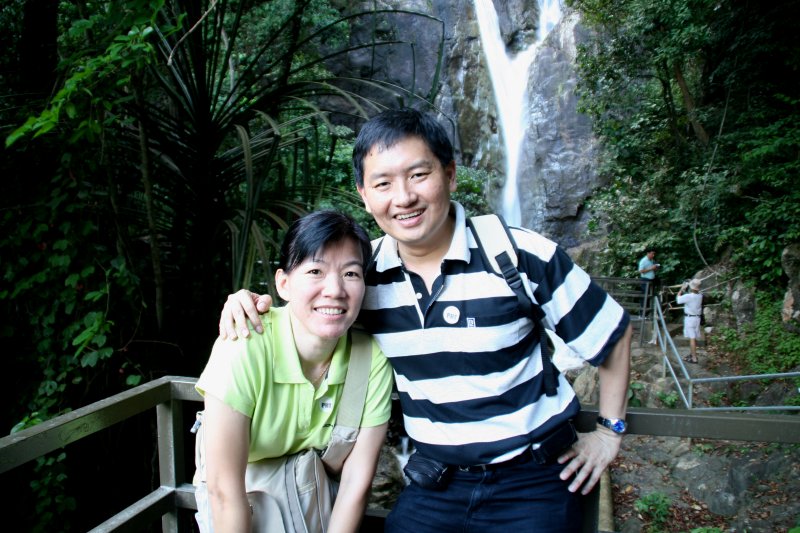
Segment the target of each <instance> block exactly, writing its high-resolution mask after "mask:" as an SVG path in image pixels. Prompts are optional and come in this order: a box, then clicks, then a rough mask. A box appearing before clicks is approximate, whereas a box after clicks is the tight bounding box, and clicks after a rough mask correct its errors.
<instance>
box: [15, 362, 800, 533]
mask: <svg viewBox="0 0 800 533" xmlns="http://www.w3.org/2000/svg"><path fill="white" fill-rule="evenodd" d="M196 381H197V380H196V379H195V378H187V377H177V376H165V377H162V378H160V379H157V380H155V381H151V382H149V383H146V384H143V385H139V386H138V387H134V388H133V389H131V390H128V391H125V392H121V393H119V394H116V395H114V396H111V397H109V398H106V399H104V400H101V401H98V402H95V403H93V404H91V405H88V406H86V407H82V408H80V409H77V410H75V411H73V412H71V413H67V414H64V415H61V416H58V417H56V418H53V419H51V420H48V421H46V422H43V423H41V424H39V425H37V426H35V427H32V428H28V429H25V430H23V431H20V432H18V433H14V434H12V435H9V436H7V437H3V438H1V439H0V473H2V472H6V471H8V470H10V469H13V468H15V467H17V466H20V465H22V464H24V463H26V462H28V461H31V460H33V459H35V458H37V457H39V456H41V455H45V454H47V453H50V452H52V451H54V450H57V449H59V448H62V447H64V446H66V445H68V444H70V443H72V442H75V441H77V440H79V439H82V438H84V437H86V436H88V435H91V434H93V433H95V432H97V431H100V430H103V429H106V428H108V427H110V426H112V425H114V424H116V423H118V422H121V421H123V420H125V419H127V418H130V417H132V416H134V415H137V414H139V413H142V412H144V411H146V410H148V409H152V408H154V407H155V408H156V412H157V418H158V420H157V424H158V450H159V477H160V483H161V486H160V487H159V488H158V489H156V490H155V491H153V492H151V493H150V494H148V495H145V496H144V497H143V498H142V499H140V500H139V501H138V502H136V503H135V504H133V505H131V506H129V507H128V508H127V509H125V510H123V511H122V512H120V513H117V514H116V515H114V516H113V517H111V518H110V519H109V520H107V521H106V522H103V523H102V524H100V525H99V526H98V527H97V528H95V529H94V530H93V531H98V532H99V531H103V532H105V531H140V530H143V529H148V528H149V527H151V526H152V522H153V520H157V519H158V517H159V516H161V517H162V518H161V521H162V529H163V530H164V531H170V532H172V531H177V530H178V522H177V511H178V510H179V509H195V502H194V487H193V486H192V485H191V484H190V481H189V479H188V477H187V475H186V472H185V471H184V467H183V464H184V459H185V457H184V437H185V436H186V433H187V432H188V425H186V424H184V423H183V419H182V414H181V413H182V409H180V406H181V402H184V401H195V402H199V401H201V400H202V398H201V397H200V395H199V394H198V393H197V392H196V391H195V390H194V384H195V382H196ZM596 417H597V408H596V407H593V406H587V407H585V408H584V409H583V410H582V411H581V413H580V415H579V417H578V419H577V421H576V423H577V426H578V429H579V430H581V431H590V430H591V429H593V428H594V427H595V418H596ZM628 422H629V433H631V434H638V435H657V436H671V437H695V438H707V439H722V440H742V441H761V442H780V443H800V416H793V415H768V414H749V413H741V412H736V413H720V412H707V411H703V412H698V411H692V410H674V409H669V410H664V409H631V410H630V411H629V414H628Z"/></svg>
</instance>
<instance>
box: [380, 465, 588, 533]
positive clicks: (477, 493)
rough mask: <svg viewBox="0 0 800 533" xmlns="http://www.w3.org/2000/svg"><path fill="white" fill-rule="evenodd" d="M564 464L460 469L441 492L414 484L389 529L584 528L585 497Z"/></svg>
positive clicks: (564, 531) (518, 532)
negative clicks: (564, 474)
mask: <svg viewBox="0 0 800 533" xmlns="http://www.w3.org/2000/svg"><path fill="white" fill-rule="evenodd" d="M563 468H564V467H563V465H559V464H551V465H544V466H542V465H538V464H536V463H535V462H533V461H530V462H528V463H524V464H521V465H515V466H508V467H504V468H500V469H498V470H495V471H488V472H474V473H473V472H462V471H459V470H455V472H454V473H453V476H452V477H451V479H450V483H449V484H448V486H447V488H445V489H444V490H441V491H435V490H427V489H423V488H421V487H420V486H419V485H417V484H416V483H411V484H409V485H408V486H407V487H406V488H405V490H403V492H402V493H401V494H400V497H399V498H398V500H397V503H396V504H395V506H394V508H393V509H392V512H391V513H389V516H388V517H387V518H386V527H385V530H384V531H386V532H389V533H401V532H402V533H407V532H412V533H423V532H431V533H433V532H435V533H441V532H464V533H466V532H481V533H485V532H492V531H497V532H503V533H508V532H512V533H523V532H525V533H527V532H536V533H544V532H548V533H556V532H558V533H572V532H579V531H580V529H581V521H582V516H581V501H580V497H579V496H578V495H576V494H573V493H571V492H569V491H568V490H567V486H568V485H569V483H568V482H566V481H561V480H560V479H559V477H558V474H559V473H560V472H561V470H562V469H563Z"/></svg>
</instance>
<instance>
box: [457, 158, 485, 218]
mask: <svg viewBox="0 0 800 533" xmlns="http://www.w3.org/2000/svg"><path fill="white" fill-rule="evenodd" d="M492 179H493V176H492V175H491V174H489V172H487V171H485V170H480V169H474V168H469V167H456V183H457V184H458V188H457V189H456V192H454V193H453V195H452V199H453V200H455V201H456V202H458V203H460V204H461V205H462V206H464V210H465V211H466V213H467V216H475V215H483V214H486V213H489V212H490V211H491V209H490V208H489V203H488V201H487V200H486V190H487V188H488V186H489V183H490V181H491V180H492Z"/></svg>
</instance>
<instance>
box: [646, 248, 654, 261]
mask: <svg viewBox="0 0 800 533" xmlns="http://www.w3.org/2000/svg"><path fill="white" fill-rule="evenodd" d="M647 258H648V259H649V260H650V261H652V260H653V259H655V258H656V253H655V252H654V251H652V250H651V251H649V252H647Z"/></svg>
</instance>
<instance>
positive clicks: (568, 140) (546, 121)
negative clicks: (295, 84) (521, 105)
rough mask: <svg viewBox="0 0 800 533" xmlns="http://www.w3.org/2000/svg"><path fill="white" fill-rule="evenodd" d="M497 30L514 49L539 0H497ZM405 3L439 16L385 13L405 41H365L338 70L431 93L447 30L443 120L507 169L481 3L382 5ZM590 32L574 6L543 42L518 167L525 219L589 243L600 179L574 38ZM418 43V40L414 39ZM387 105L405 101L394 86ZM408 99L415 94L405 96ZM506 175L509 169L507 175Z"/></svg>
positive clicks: (360, 29) (469, 157)
mask: <svg viewBox="0 0 800 533" xmlns="http://www.w3.org/2000/svg"><path fill="white" fill-rule="evenodd" d="M494 4H495V8H496V10H497V12H498V19H499V22H500V29H501V33H502V35H503V38H504V40H505V42H506V46H507V48H508V50H510V51H511V52H512V53H514V52H516V51H519V50H521V49H523V48H525V47H527V46H528V45H530V44H531V43H532V42H534V41H535V38H536V25H537V21H538V5H537V2H536V0H495V2H494ZM372 5H373V3H372V2H364V3H359V4H350V5H348V6H347V7H346V8H345V7H343V9H347V10H348V11H350V12H353V11H354V10H357V9H359V8H360V9H364V10H369V9H371V8H372ZM381 8H390V9H404V10H411V11H417V12H421V13H426V14H429V15H430V16H432V17H435V18H436V19H439V20H440V21H441V23H438V22H437V21H434V20H429V19H421V18H419V17H412V16H401V15H382V16H381V17H380V22H379V23H378V24H377V25H376V26H375V27H376V28H377V29H378V31H379V32H380V35H381V36H382V37H384V38H389V39H396V40H398V41H406V43H403V44H397V45H393V46H387V47H382V48H381V49H380V50H376V51H375V54H374V55H373V54H372V50H368V49H363V50H361V51H358V52H354V53H353V54H351V55H350V56H349V58H348V59H347V60H346V61H339V62H337V63H334V64H332V65H331V68H332V70H334V71H335V72H338V73H342V74H345V75H346V74H347V73H348V72H350V73H355V74H360V75H367V74H369V73H370V72H372V73H373V74H374V75H375V76H376V77H377V78H379V79H385V80H387V81H389V82H391V83H394V84H397V85H400V86H403V87H410V86H411V82H412V81H413V83H414V86H415V88H416V91H417V94H420V95H426V94H428V92H429V90H430V88H431V87H432V86H433V85H434V82H435V79H434V73H435V72H436V65H437V60H438V51H439V46H440V44H441V42H442V41H441V38H442V35H443V39H444V47H443V52H444V56H443V58H442V63H441V77H440V88H439V91H438V92H437V93H436V95H435V98H434V104H435V106H436V108H437V109H438V110H439V112H440V114H441V117H440V118H441V119H442V120H443V122H444V123H446V124H449V125H450V126H451V131H452V134H453V139H454V141H455V146H456V150H457V161H458V163H459V164H461V165H466V166H470V167H475V168H482V169H484V170H488V171H490V172H492V173H494V174H496V175H498V176H504V172H505V164H504V154H503V150H502V148H501V145H502V142H501V141H502V139H501V138H500V132H501V128H500V125H499V124H498V115H497V111H496V105H495V99H494V93H493V89H492V84H491V80H490V77H489V72H488V67H487V65H486V58H485V56H484V53H483V49H482V46H481V40H480V34H479V29H478V23H477V20H476V17H475V8H474V5H473V2H472V1H471V0H437V1H435V2H424V1H419V0H404V1H397V0H385V1H383V2H378V9H381ZM371 31H372V28H371V27H369V26H367V25H364V24H363V21H362V24H357V25H355V26H354V28H353V40H354V42H364V40H365V38H366V37H367V36H368V35H369V32H371ZM583 35H584V31H583V30H582V28H581V26H580V23H579V20H578V17H577V16H576V15H575V14H572V13H567V14H565V16H564V17H563V18H562V20H561V22H560V23H559V24H558V25H557V26H556V28H555V29H554V30H553V31H552V32H551V33H550V35H549V36H548V37H547V39H545V41H544V42H543V43H542V45H541V48H540V50H539V53H538V59H537V60H536V62H535V63H534V65H533V66H532V67H531V68H530V71H529V80H528V101H529V103H528V111H527V113H528V115H529V119H530V126H529V128H528V132H527V135H526V138H525V141H524V144H525V146H524V147H523V155H522V161H521V162H520V173H519V180H518V183H519V197H520V201H521V205H522V224H523V225H524V226H527V227H530V228H532V229H536V230H538V231H540V232H541V233H543V234H545V235H547V236H548V237H550V238H552V239H554V240H556V241H558V242H559V243H560V244H562V245H564V246H567V247H569V246H575V245H578V244H580V243H581V242H583V238H582V235H583V233H584V230H585V228H586V222H587V217H586V213H585V210H584V204H585V201H586V199H587V198H588V197H589V196H591V194H592V191H594V190H595V189H596V188H597V187H599V186H600V185H601V183H600V182H599V180H598V178H597V175H596V172H595V158H596V142H595V140H594V138H593V137H592V134H591V124H590V122H589V120H588V119H587V117H585V116H583V115H580V114H579V113H578V112H577V110H576V103H577V99H576V95H575V87H576V76H575V68H574V64H575V63H574V62H575V54H576V43H577V42H580V40H581V38H582V36H583ZM411 43H413V45H412V44H411ZM370 96H371V97H373V98H374V97H377V98H378V99H380V100H381V101H382V102H384V103H385V104H386V105H398V104H399V102H400V98H399V97H398V96H397V94H391V92H389V93H387V92H385V91H374V92H373V93H372V94H371V95H370ZM403 101H404V103H409V100H408V99H407V98H406V99H404V100H403ZM503 179H504V178H503ZM501 187H502V183H498V184H494V186H493V188H492V189H491V190H489V198H490V202H491V204H492V205H493V206H494V208H495V209H496V210H499V209H500V188H501Z"/></svg>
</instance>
